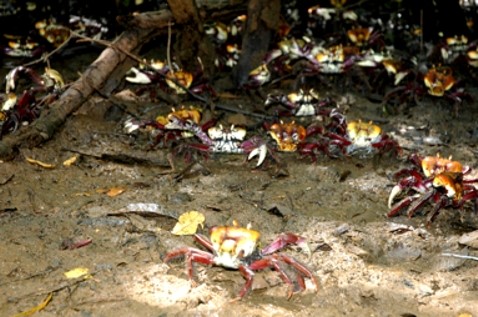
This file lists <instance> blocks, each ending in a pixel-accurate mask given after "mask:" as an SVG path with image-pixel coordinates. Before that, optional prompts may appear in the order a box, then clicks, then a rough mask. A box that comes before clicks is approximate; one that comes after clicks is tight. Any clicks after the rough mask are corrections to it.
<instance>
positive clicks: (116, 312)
mask: <svg viewBox="0 0 478 317" xmlns="http://www.w3.org/2000/svg"><path fill="white" fill-rule="evenodd" d="M85 65H88V64H87V63H85ZM318 88H319V89H320V88H321V87H318ZM343 94H344V92H340V93H339V95H343ZM239 97H240V98H239V99H232V100H230V99H227V100H224V101H223V102H224V103H226V104H227V103H230V104H231V105H237V104H242V105H244V106H245V107H247V106H248V105H249V106H250V105H251V101H250V97H249V96H246V95H241V96H239ZM334 97H337V98H339V97H340V96H338V95H337V96H334ZM349 97H350V98H349V99H352V102H350V103H349V104H348V106H347V108H348V110H347V117H348V118H349V119H363V120H375V121H376V122H378V123H380V124H381V126H382V127H383V128H384V130H385V131H387V132H388V133H389V134H390V135H391V136H392V137H394V138H395V139H396V140H398V142H399V143H400V144H401V145H402V146H403V148H404V153H403V156H402V157H398V158H397V157H387V156H385V157H374V158H367V159H361V158H355V157H352V158H342V159H331V158H328V157H319V158H318V161H317V162H315V163H313V162H311V161H310V159H308V158H301V157H300V156H299V155H297V154H288V155H285V154H283V155H280V157H281V159H282V161H283V163H284V164H286V166H285V167H284V166H282V167H280V169H279V168H278V166H277V165H276V164H274V163H273V162H266V164H265V165H264V166H263V167H260V168H256V167H255V162H247V161H246V159H245V157H244V156H242V155H219V154H217V155H212V156H210V157H209V158H208V159H207V160H202V161H200V164H199V163H198V164H195V165H194V166H192V168H191V170H190V171H189V172H188V173H180V171H181V170H182V169H183V168H184V167H185V166H186V163H185V162H184V161H183V159H182V158H175V159H174V162H175V166H174V167H175V169H172V167H171V165H170V163H169V161H168V157H167V151H165V150H159V149H157V150H147V148H148V146H147V140H146V139H145V138H142V137H131V136H128V135H126V134H124V132H123V130H122V123H123V121H124V120H125V119H126V115H125V114H124V113H123V112H122V111H121V110H120V109H119V108H118V107H117V106H115V105H113V104H112V103H111V102H109V101H105V100H103V99H101V98H99V97H98V98H92V99H91V100H90V101H89V102H88V103H87V104H85V105H84V106H83V107H82V108H81V110H80V111H78V112H77V113H76V114H75V115H74V116H73V117H71V118H70V119H69V120H68V121H67V123H66V125H65V126H64V128H63V129H62V130H61V131H59V132H58V134H57V135H56V136H55V138H54V139H53V140H51V141H49V142H47V143H46V144H44V145H43V146H41V147H39V148H34V149H22V150H21V153H20V155H18V156H17V157H16V159H15V160H13V161H7V162H2V163H1V164H0V202H1V203H0V224H1V230H0V241H2V243H1V244H0V315H1V316H13V315H15V314H16V313H19V312H22V311H26V310H29V309H31V308H33V307H35V306H37V305H38V304H40V303H41V302H42V301H44V300H45V298H46V297H47V295H48V294H53V297H52V300H51V301H50V302H49V303H48V305H47V306H46V307H45V308H44V309H43V310H42V311H41V312H40V313H38V314H37V315H38V316H57V315H61V316H193V315H194V316H225V315H228V316H299V315H300V316H318V315H320V316H341V315H342V316H344V315H345V316H471V315H473V316H478V315H477V314H478V278H477V276H476V270H477V265H478V262H476V261H474V260H467V259H460V258H456V257H450V256H444V255H443V253H452V254H462V255H470V256H473V255H475V256H476V255H478V251H477V250H476V249H474V248H472V247H470V246H467V245H463V244H460V243H459V242H458V240H459V238H460V237H461V236H462V235H463V234H466V233H468V232H472V231H474V230H477V228H478V220H477V219H476V214H474V213H472V212H471V211H470V210H471V208H470V207H469V206H467V207H466V208H465V210H464V211H463V212H459V211H457V210H445V211H442V212H441V214H440V215H439V216H438V218H437V220H436V221H435V222H434V223H433V226H432V227H430V228H427V227H425V226H424V221H425V217H424V216H423V215H421V214H420V213H419V214H417V216H416V217H414V218H412V219H408V218H406V217H404V216H399V217H395V218H391V219H389V218H387V217H386V214H387V211H388V209H387V199H388V195H389V193H390V190H391V188H392V187H393V185H394V184H395V183H394V181H393V179H392V175H393V173H394V172H396V171H397V170H399V169H400V168H403V167H404V166H407V164H408V163H407V162H406V161H405V157H406V155H407V154H409V153H411V152H414V151H418V152H419V153H421V154H423V155H435V154H436V153H437V152H439V153H441V154H442V156H448V155H453V158H455V159H457V160H460V161H462V162H463V163H464V164H468V165H470V166H471V167H473V168H477V166H476V154H477V153H476V150H475V147H474V146H475V144H476V143H477V141H478V126H477V123H476V118H478V104H477V103H476V102H472V103H468V104H465V105H463V106H462V107H461V108H460V110H459V113H458V116H457V117H454V114H453V113H454V111H453V109H452V108H451V107H450V106H449V105H448V104H446V103H443V102H436V100H433V99H426V100H424V102H423V103H422V104H420V105H417V106H415V107H413V108H411V109H410V110H409V111H406V112H400V113H398V114H396V115H391V116H387V115H384V113H383V112H382V110H381V109H382V108H381V106H380V104H377V103H371V102H369V101H368V100H367V99H365V98H363V97H361V96H359V95H349ZM169 108H170V106H169V105H166V104H164V103H160V104H156V105H150V106H148V107H144V108H140V109H138V112H139V113H141V114H143V115H145V116H147V115H148V114H157V113H165V112H168V111H169ZM214 115H217V113H216V114H214ZM242 119H245V120H246V122H247V120H254V119H253V118H248V117H245V118H241V116H239V118H238V116H237V114H233V113H226V114H225V116H224V117H223V119H222V120H224V122H226V123H229V122H237V121H238V120H239V121H240V120H242ZM119 154H124V156H120V155H119ZM72 156H77V158H78V160H77V161H76V162H75V163H74V164H73V165H71V166H63V164H62V162H63V161H65V160H66V159H68V158H71V157H72ZM125 157H126V158H127V159H128V161H125V160H124V159H125ZM26 158H33V159H36V160H40V161H42V162H46V163H50V164H55V166H54V168H44V167H41V166H38V165H35V164H30V163H28V162H27V161H26ZM112 188H120V189H122V190H124V192H122V193H119V194H118V193H114V194H111V192H110V194H111V195H108V193H109V192H108V191H109V190H111V189H112ZM138 203H148V204H156V205H157V206H158V210H159V211H158V212H157V213H156V214H152V213H140V212H139V213H138V212H130V211H131V210H129V209H128V205H130V204H138ZM427 208H428V210H429V209H430V206H428V207H427ZM190 210H197V211H200V212H201V213H203V214H204V215H205V217H206V222H205V223H206V228H205V229H204V230H207V227H211V226H214V225H223V224H232V221H233V220H237V221H238V222H239V223H240V224H242V225H246V224H251V226H252V227H253V228H254V229H257V230H259V231H260V232H261V233H262V241H263V244H264V245H265V244H266V243H268V242H270V241H272V240H273V239H274V238H275V237H276V236H277V235H279V234H280V233H283V232H294V233H296V234H299V235H301V236H304V237H306V238H307V241H308V243H309V245H310V247H311V250H312V251H313V252H312V255H311V256H310V257H309V256H308V255H307V254H306V252H304V250H301V249H300V248H297V247H291V248H287V249H285V250H284V251H282V252H285V253H286V254H288V255H290V256H292V257H294V258H296V259H298V260H300V261H301V262H303V263H304V264H305V265H306V266H307V267H308V268H310V270H311V271H312V272H313V273H314V275H315V276H316V277H317V280H318V281H319V284H320V287H319V289H318V290H315V289H314V288H313V285H312V283H310V281H309V280H308V281H307V284H306V285H307V290H306V291H304V292H302V293H296V294H294V296H293V297H292V298H291V299H290V300H287V286H286V285H284V283H282V281H281V279H280V278H279V277H278V275H277V274H276V273H275V272H274V271H269V270H266V271H264V272H260V273H257V274H256V277H255V280H254V284H253V291H252V292H251V293H250V294H248V295H247V296H246V297H245V298H244V299H243V300H241V301H236V302H232V303H231V299H233V298H235V297H236V296H237V294H238V292H239V290H240V289H241V287H242V285H243V282H244V280H243V278H242V277H241V275H240V274H239V273H238V272H237V271H228V270H225V269H223V268H220V267H219V268H218V267H204V266H201V265H198V266H197V267H196V277H197V283H196V284H195V285H193V284H192V283H191V282H190V281H189V280H188V278H187V275H186V274H185V269H184V263H183V262H182V261H181V260H178V261H174V262H172V263H170V264H169V265H166V264H164V263H163V262H162V257H163V256H164V255H165V254H166V253H167V252H168V251H171V250H173V249H175V248H178V247H180V246H195V243H194V241H193V238H192V237H191V236H175V235H172V234H171V229H172V228H173V226H174V224H175V222H176V220H175V219H174V217H178V216H179V215H180V214H182V213H183V212H186V211H190ZM84 239H91V240H92V243H91V244H89V245H87V246H84V247H81V248H76V249H73V250H70V249H68V246H69V245H71V244H72V243H75V242H77V241H81V240H84ZM475 243H476V242H475ZM475 247H476V244H475ZM78 267H84V268H87V269H89V272H90V275H88V276H87V277H80V278H77V279H67V278H66V277H65V275H64V273H65V272H67V271H70V270H72V269H74V268H78ZM467 313H468V315H467Z"/></svg>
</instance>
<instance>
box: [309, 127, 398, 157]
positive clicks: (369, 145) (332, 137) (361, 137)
mask: <svg viewBox="0 0 478 317" xmlns="http://www.w3.org/2000/svg"><path fill="white" fill-rule="evenodd" d="M321 134H322V136H323V137H322V140H321V142H319V143H317V144H314V143H311V144H310V145H308V146H306V147H305V148H304V149H303V150H302V152H303V153H304V154H309V155H311V154H312V153H311V152H312V151H313V150H315V149H319V150H322V151H323V152H325V153H326V154H327V155H329V156H337V154H336V152H337V149H338V150H339V152H340V153H341V154H343V155H346V156H351V155H358V156H359V157H368V156H370V155H372V154H375V153H385V152H390V151H394V152H395V153H401V148H400V145H399V144H398V143H397V141H395V140H394V139H392V138H391V137H390V136H389V135H388V134H386V133H384V132H383V131H382V128H380V126H378V125H376V124H373V123H372V122H371V121H369V122H362V121H361V120H354V121H349V122H348V123H346V122H345V119H343V122H342V123H337V124H336V125H335V128H334V131H330V130H329V131H327V130H326V131H323V132H322V133H321Z"/></svg>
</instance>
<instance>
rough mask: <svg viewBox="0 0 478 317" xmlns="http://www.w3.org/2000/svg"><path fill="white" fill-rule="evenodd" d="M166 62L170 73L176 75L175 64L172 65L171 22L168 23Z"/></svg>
mask: <svg viewBox="0 0 478 317" xmlns="http://www.w3.org/2000/svg"><path fill="white" fill-rule="evenodd" d="M166 60H167V62H168V67H169V71H170V72H171V73H172V74H174V69H173V64H172V63H171V22H169V23H168V44H167V46H166Z"/></svg>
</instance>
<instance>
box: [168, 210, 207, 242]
mask: <svg viewBox="0 0 478 317" xmlns="http://www.w3.org/2000/svg"><path fill="white" fill-rule="evenodd" d="M205 220H206V218H205V217H204V215H203V214H202V213H200V212H198V211H194V210H192V211H188V212H185V213H183V214H182V215H181V216H179V219H178V222H177V223H176V225H175V226H174V228H173V230H172V231H171V233H172V234H175V235H178V236H185V235H191V234H195V233H196V231H197V230H198V226H201V228H202V227H203V226H204V221H205Z"/></svg>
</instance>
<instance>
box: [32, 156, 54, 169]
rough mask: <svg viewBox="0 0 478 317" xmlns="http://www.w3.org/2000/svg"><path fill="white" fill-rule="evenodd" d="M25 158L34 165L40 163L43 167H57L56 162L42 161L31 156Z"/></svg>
mask: <svg viewBox="0 0 478 317" xmlns="http://www.w3.org/2000/svg"><path fill="white" fill-rule="evenodd" d="M25 159H26V160H27V162H28V163H30V164H33V165H38V166H40V167H43V168H55V164H49V163H45V162H41V161H38V160H34V159H32V158H30V157H26V158H25Z"/></svg>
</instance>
